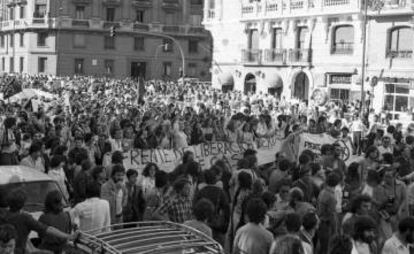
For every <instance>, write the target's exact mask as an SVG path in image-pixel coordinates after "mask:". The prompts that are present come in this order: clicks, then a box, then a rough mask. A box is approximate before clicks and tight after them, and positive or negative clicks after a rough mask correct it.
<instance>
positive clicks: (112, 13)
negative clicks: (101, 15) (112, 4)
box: [106, 8, 115, 22]
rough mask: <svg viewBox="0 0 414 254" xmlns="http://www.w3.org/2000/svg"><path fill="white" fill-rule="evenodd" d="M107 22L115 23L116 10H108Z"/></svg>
mask: <svg viewBox="0 0 414 254" xmlns="http://www.w3.org/2000/svg"><path fill="white" fill-rule="evenodd" d="M106 21H111V22H112V21H115V8H106Z"/></svg>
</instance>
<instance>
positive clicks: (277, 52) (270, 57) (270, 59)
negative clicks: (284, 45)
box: [263, 49, 286, 65]
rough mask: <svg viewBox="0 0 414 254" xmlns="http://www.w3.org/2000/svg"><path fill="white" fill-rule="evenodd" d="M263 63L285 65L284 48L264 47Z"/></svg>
mask: <svg viewBox="0 0 414 254" xmlns="http://www.w3.org/2000/svg"><path fill="white" fill-rule="evenodd" d="M263 63H264V64H270V65H286V49H266V50H265V54H264V61H263Z"/></svg>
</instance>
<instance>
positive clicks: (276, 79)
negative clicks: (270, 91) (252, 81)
mask: <svg viewBox="0 0 414 254" xmlns="http://www.w3.org/2000/svg"><path fill="white" fill-rule="evenodd" d="M266 84H267V88H274V89H276V88H282V87H283V80H282V78H281V77H280V76H279V75H278V74H276V73H273V74H270V75H269V77H266Z"/></svg>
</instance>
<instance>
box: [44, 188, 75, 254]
mask: <svg viewBox="0 0 414 254" xmlns="http://www.w3.org/2000/svg"><path fill="white" fill-rule="evenodd" d="M39 222H41V223H43V224H45V225H48V226H52V227H54V228H57V229H59V230H60V231H62V232H64V233H66V234H70V233H71V231H72V222H71V218H70V215H69V213H68V212H64V211H63V203H62V195H61V194H60V192H59V191H57V190H56V191H51V192H49V193H48V194H47V196H46V199H45V210H44V212H43V214H42V215H41V216H40V218H39ZM40 238H41V243H40V246H39V248H40V249H44V250H49V251H52V252H53V253H55V254H58V253H62V250H63V249H64V247H65V245H66V240H65V239H60V238H57V237H55V236H51V235H48V234H45V235H41V236H40Z"/></svg>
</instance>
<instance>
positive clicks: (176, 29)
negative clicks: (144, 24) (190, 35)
mask: <svg viewBox="0 0 414 254" xmlns="http://www.w3.org/2000/svg"><path fill="white" fill-rule="evenodd" d="M162 31H163V32H164V33H179V32H180V27H179V26H171V25H164V26H163V27H162Z"/></svg>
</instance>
